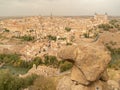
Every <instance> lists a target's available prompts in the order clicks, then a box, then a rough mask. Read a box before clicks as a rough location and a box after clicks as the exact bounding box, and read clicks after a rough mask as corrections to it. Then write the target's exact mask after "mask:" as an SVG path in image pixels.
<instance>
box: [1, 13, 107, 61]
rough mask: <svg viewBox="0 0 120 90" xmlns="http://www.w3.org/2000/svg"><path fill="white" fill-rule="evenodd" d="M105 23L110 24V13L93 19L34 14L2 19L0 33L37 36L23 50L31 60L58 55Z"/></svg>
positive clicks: (23, 56)
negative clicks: (61, 49)
mask: <svg viewBox="0 0 120 90" xmlns="http://www.w3.org/2000/svg"><path fill="white" fill-rule="evenodd" d="M103 23H108V16H107V14H105V15H98V14H95V15H94V17H89V18H82V17H52V16H51V17H43V16H31V17H23V18H19V19H6V20H2V21H0V34H3V33H7V36H6V37H8V38H12V37H21V36H24V35H26V36H27V35H29V36H32V37H35V41H34V43H33V42H29V43H28V44H27V45H26V46H25V47H24V48H22V49H21V50H20V53H21V54H22V58H23V59H24V60H31V59H32V58H34V57H36V56H40V57H43V56H44V55H47V54H49V55H56V52H57V51H58V49H59V48H61V47H63V46H66V45H72V44H77V43H78V42H79V41H80V40H81V38H82V37H84V36H83V34H84V33H87V32H88V30H92V29H93V28H94V27H95V26H97V25H99V24H103ZM5 31H6V32H5ZM92 35H94V33H92V34H91V36H92Z"/></svg>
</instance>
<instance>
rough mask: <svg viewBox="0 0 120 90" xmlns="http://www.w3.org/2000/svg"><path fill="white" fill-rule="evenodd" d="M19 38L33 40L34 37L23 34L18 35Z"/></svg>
mask: <svg viewBox="0 0 120 90" xmlns="http://www.w3.org/2000/svg"><path fill="white" fill-rule="evenodd" d="M20 39H22V40H23V41H33V40H34V39H35V38H34V37H33V36H30V35H25V36H22V37H20Z"/></svg>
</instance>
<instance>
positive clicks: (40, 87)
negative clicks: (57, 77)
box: [29, 76, 56, 90]
mask: <svg viewBox="0 0 120 90" xmlns="http://www.w3.org/2000/svg"><path fill="white" fill-rule="evenodd" d="M29 89H30V90H56V84H55V82H54V80H53V79H52V78H49V77H44V76H40V77H39V78H38V79H36V80H35V82H34V84H33V85H32V86H30V87H29Z"/></svg>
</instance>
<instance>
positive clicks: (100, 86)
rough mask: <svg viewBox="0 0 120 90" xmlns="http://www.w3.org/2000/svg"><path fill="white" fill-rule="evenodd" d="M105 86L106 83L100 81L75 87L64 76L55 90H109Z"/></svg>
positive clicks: (67, 77) (68, 78)
mask: <svg viewBox="0 0 120 90" xmlns="http://www.w3.org/2000/svg"><path fill="white" fill-rule="evenodd" d="M107 86H108V85H107V83H106V82H103V81H100V80H98V81H96V82H94V83H92V84H90V85H87V86H86V85H82V84H77V85H76V84H75V83H74V82H72V81H71V79H70V77H69V76H65V77H63V78H62V79H61V80H60V81H59V83H58V85H57V90H110V89H109V88H108V87H107Z"/></svg>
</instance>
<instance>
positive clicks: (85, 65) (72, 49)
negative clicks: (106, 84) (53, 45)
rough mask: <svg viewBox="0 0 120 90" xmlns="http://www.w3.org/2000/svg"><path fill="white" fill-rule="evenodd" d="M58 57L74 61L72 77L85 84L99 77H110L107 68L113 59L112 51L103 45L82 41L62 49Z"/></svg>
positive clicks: (105, 78)
mask: <svg viewBox="0 0 120 90" xmlns="http://www.w3.org/2000/svg"><path fill="white" fill-rule="evenodd" d="M58 57H60V58H61V60H68V61H71V62H73V63H74V66H73V69H72V72H71V79H72V80H74V81H76V82H77V83H80V84H83V85H89V84H91V82H94V81H96V80H99V79H103V81H106V80H107V79H108V77H107V73H105V72H106V68H107V65H108V63H109V62H110V60H111V57H110V53H109V52H108V51H107V49H106V48H105V47H104V46H103V45H99V44H97V43H81V44H80V45H76V46H68V47H65V48H63V49H61V50H60V52H59V53H58Z"/></svg>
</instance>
